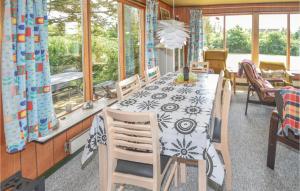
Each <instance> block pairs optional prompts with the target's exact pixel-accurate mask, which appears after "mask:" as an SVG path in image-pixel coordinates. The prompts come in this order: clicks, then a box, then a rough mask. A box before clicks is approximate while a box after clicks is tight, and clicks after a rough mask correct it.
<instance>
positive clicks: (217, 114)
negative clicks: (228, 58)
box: [214, 71, 224, 119]
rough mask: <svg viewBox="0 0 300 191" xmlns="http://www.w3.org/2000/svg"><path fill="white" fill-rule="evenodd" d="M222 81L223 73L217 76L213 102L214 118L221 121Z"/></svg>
mask: <svg viewBox="0 0 300 191" xmlns="http://www.w3.org/2000/svg"><path fill="white" fill-rule="evenodd" d="M223 80H224V71H221V72H220V74H219V79H218V84H217V91H216V98H215V102H214V117H217V118H218V119H221V103H222V91H223Z"/></svg>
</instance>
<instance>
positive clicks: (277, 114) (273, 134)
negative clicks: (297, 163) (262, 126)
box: [267, 92, 300, 169]
mask: <svg viewBox="0 0 300 191" xmlns="http://www.w3.org/2000/svg"><path fill="white" fill-rule="evenodd" d="M275 102H276V107H277V110H274V111H273V112H272V115H271V119H270V128H269V142H268V155H267V166H268V167H269V168H271V169H274V166H275V158H276V145H277V141H279V142H281V143H283V144H286V145H288V146H289V147H292V148H294V149H296V150H299V149H300V139H299V136H297V135H295V134H293V133H292V132H290V131H289V132H288V133H287V134H286V135H283V136H280V135H278V129H279V125H280V123H281V122H282V121H283V108H284V103H283V99H282V96H281V95H280V93H279V92H276V93H275Z"/></svg>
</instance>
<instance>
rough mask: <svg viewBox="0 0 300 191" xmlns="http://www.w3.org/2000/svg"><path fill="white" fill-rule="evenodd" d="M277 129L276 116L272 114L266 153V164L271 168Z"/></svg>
mask: <svg viewBox="0 0 300 191" xmlns="http://www.w3.org/2000/svg"><path fill="white" fill-rule="evenodd" d="M277 130H278V116H276V115H274V114H272V116H271V120H270V129H269V143H268V155H267V166H268V167H269V168H271V169H274V166H275V158H276V145H277V144H276V143H277Z"/></svg>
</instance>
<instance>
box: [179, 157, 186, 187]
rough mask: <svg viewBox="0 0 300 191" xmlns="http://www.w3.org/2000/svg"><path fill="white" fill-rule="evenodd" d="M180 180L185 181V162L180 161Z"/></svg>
mask: <svg viewBox="0 0 300 191" xmlns="http://www.w3.org/2000/svg"><path fill="white" fill-rule="evenodd" d="M180 182H181V183H186V164H185V163H183V162H182V163H180Z"/></svg>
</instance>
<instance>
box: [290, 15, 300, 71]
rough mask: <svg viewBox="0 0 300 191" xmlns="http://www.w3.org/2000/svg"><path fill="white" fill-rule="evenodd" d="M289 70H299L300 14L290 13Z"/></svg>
mask: <svg viewBox="0 0 300 191" xmlns="http://www.w3.org/2000/svg"><path fill="white" fill-rule="evenodd" d="M290 26H291V28H290V41H291V50H290V51H291V57H290V63H291V64H290V70H291V71H293V72H298V73H299V72H300V14H291V15H290Z"/></svg>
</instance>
